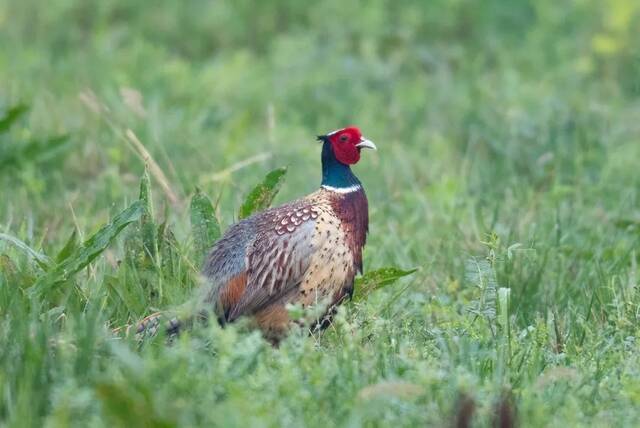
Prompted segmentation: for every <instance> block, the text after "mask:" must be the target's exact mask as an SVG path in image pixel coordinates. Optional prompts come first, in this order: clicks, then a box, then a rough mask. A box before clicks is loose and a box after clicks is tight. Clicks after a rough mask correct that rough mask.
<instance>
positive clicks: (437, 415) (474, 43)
mask: <svg viewBox="0 0 640 428" xmlns="http://www.w3.org/2000/svg"><path fill="white" fill-rule="evenodd" d="M639 30H640V2H637V1H634V0H610V1H607V2H603V1H598V0H571V1H563V2H557V1H551V0H537V1H534V0H514V1H510V2H505V1H499V0H486V1H471V0H433V1H412V0H399V1H390V0H388V1H383V0H372V1H366V2H365V1H356V0H326V1H318V2H302V1H294V0H288V1H287V0H282V1H263V2H254V1H246V0H239V1H196V0H185V1H180V2H174V1H168V0H161V1H154V2H142V1H132V0H110V1H89V0H84V1H82V0H56V1H50V2H41V1H30V0H27V1H10V0H0V112H2V111H6V110H7V109H9V108H10V107H12V106H16V105H25V106H27V108H28V110H27V112H26V113H25V114H24V116H23V117H22V118H21V119H20V120H19V121H18V122H17V123H16V124H15V125H14V126H12V127H11V128H10V129H8V130H6V132H4V133H3V134H2V135H0V189H1V190H0V232H1V233H6V234H11V235H12V236H16V237H18V238H19V239H21V240H23V241H24V242H26V243H27V244H29V245H30V246H31V247H32V248H35V249H36V250H37V251H42V252H43V253H47V254H52V253H53V254H55V250H56V249H59V248H60V247H61V246H62V245H63V244H64V242H65V241H66V239H67V237H68V236H69V233H70V232H71V230H72V229H73V228H74V227H77V228H78V230H79V231H80V234H81V235H82V236H84V237H86V236H88V235H89V234H90V233H92V232H94V231H95V230H96V229H97V228H98V227H99V226H100V225H102V224H104V223H105V222H106V221H108V219H109V218H110V216H112V215H113V214H115V213H117V212H118V211H120V210H121V209H122V208H123V207H124V206H125V205H126V204H127V203H128V202H130V201H132V200H134V199H136V198H137V195H138V181H139V177H140V176H141V174H142V172H143V169H144V162H143V161H142V160H141V159H140V157H139V156H138V155H137V154H136V153H135V151H134V150H132V148H131V145H130V143H129V142H128V141H127V138H126V136H125V132H126V130H127V129H131V130H132V131H133V132H134V133H135V135H137V136H138V138H139V140H140V141H141V142H142V144H143V145H144V146H145V147H146V148H147V150H148V151H149V152H150V153H151V155H152V157H153V158H154V159H155V160H156V161H157V163H158V164H159V166H160V168H161V169H162V170H163V171H164V174H165V175H166V177H167V180H168V182H169V184H170V186H171V188H172V189H173V190H174V191H175V193H176V194H177V198H178V202H177V203H176V204H174V205H171V204H169V203H167V200H166V198H165V196H164V194H163V191H162V189H161V188H160V187H159V186H158V183H157V182H155V181H154V182H153V186H154V191H155V192H154V197H155V203H156V208H157V215H158V216H159V217H160V218H162V219H167V220H168V222H169V223H170V224H171V225H172V227H173V228H174V229H175V233H176V236H177V238H178V240H179V241H180V242H181V243H183V244H184V251H185V254H189V251H190V250H189V248H190V245H191V243H190V240H189V236H188V230H189V213H188V210H187V206H188V201H189V197H190V196H191V195H192V194H193V192H194V190H195V188H196V187H199V188H201V189H202V190H203V191H204V192H205V193H207V194H208V195H209V196H210V197H211V198H212V199H213V200H214V201H218V202H217V208H216V212H217V214H218V216H219V218H220V219H221V223H222V224H223V225H224V226H226V225H228V224H230V223H232V222H233V221H234V220H236V213H237V208H238V206H239V205H240V203H241V202H242V200H243V197H244V195H246V193H247V192H248V191H249V190H250V189H251V187H252V186H253V185H254V184H255V183H256V182H257V181H259V180H260V179H261V178H262V177H263V176H264V175H265V173H266V172H268V171H269V170H271V169H273V168H275V167H279V166H282V165H286V166H288V167H289V171H288V174H287V179H286V182H285V184H284V186H283V188H282V190H281V192H280V194H279V195H278V197H277V199H276V203H280V202H284V201H286V200H290V199H292V198H294V197H298V196H301V195H304V194H306V193H309V192H311V191H313V190H314V189H315V188H316V187H317V186H318V184H319V180H320V169H319V146H318V145H317V144H316V143H315V142H314V137H315V135H317V134H319V133H323V132H327V131H330V130H333V129H336V128H339V127H342V126H345V125H349V124H355V125H357V126H359V127H360V128H361V129H362V131H363V133H364V135H365V136H367V137H368V138H369V139H371V140H373V141H374V142H375V143H376V144H377V146H378V152H376V153H374V154H372V153H369V152H367V153H365V154H364V155H363V159H362V161H361V162H360V164H358V165H357V166H356V167H355V169H356V173H357V174H358V175H359V177H360V178H361V180H362V181H363V182H364V185H365V188H366V191H367V194H368V196H369V201H370V209H371V211H370V216H371V231H370V236H369V241H368V246H367V248H366V252H365V268H366V269H369V268H376V267H382V266H387V265H397V266H402V267H407V268H408V267H414V266H415V267H421V270H420V272H419V273H418V274H416V275H414V276H413V277H412V278H411V279H408V280H404V282H402V283H400V284H398V285H394V286H393V287H392V288H389V289H385V290H382V291H380V292H378V293H376V294H374V295H372V296H371V297H370V298H369V299H368V300H367V301H366V302H361V303H358V304H357V305H353V306H351V307H350V308H347V309H346V310H345V312H344V313H343V314H342V315H341V317H339V327H337V328H336V330H335V331H331V332H328V333H327V334H326V335H324V336H322V337H320V338H315V337H314V338H307V337H306V336H305V335H303V334H301V335H298V336H296V337H293V338H292V339H290V341H289V342H287V343H285V344H284V345H283V347H282V348H281V349H277V350H274V349H271V348H270V347H268V346H265V345H264V343H263V342H261V340H260V339H259V337H257V336H255V335H247V334H245V333H238V332H236V331H235V330H233V329H229V330H225V331H219V330H216V329H215V328H214V327H212V331H208V332H204V333H199V334H200V335H201V336H202V337H198V333H194V337H193V338H191V337H188V336H187V338H185V339H184V340H182V341H181V342H180V343H179V344H177V345H175V346H174V347H171V348H166V347H164V346H162V344H161V343H158V344H157V346H155V347H150V348H145V349H144V350H142V351H139V350H137V348H136V347H135V345H133V344H128V345H122V347H115V348H114V347H113V346H112V342H113V340H112V338H111V336H110V334H109V333H108V330H106V329H105V327H104V326H105V325H109V326H117V325H122V324H123V323H126V322H132V321H134V320H136V319H139V318H140V317H142V316H144V315H147V314H148V313H149V312H150V311H151V308H150V307H151V306H153V305H151V303H149V302H146V301H142V300H141V301H136V302H135V304H134V303H131V302H127V297H122V296H123V294H122V293H124V292H125V291H124V290H125V289H127V288H128V287H129V286H130V283H128V282H123V281H115V282H114V280H113V278H121V276H118V275H119V272H120V271H119V270H118V269H119V268H118V264H117V263H116V261H117V260H119V259H120V258H121V257H122V246H121V245H120V244H119V245H117V246H116V247H115V248H114V249H112V250H111V252H110V253H109V254H107V256H108V257H106V258H107V261H105V260H104V258H101V259H98V260H97V261H96V262H95V263H94V264H92V266H91V267H90V269H88V271H87V272H86V274H83V275H82V276H80V277H79V279H78V281H77V283H76V286H77V289H78V290H80V291H78V293H81V295H82V296H83V298H80V299H78V298H77V296H76V298H73V299H72V300H73V302H74V303H73V304H72V303H70V301H68V300H67V299H71V298H70V297H69V296H68V295H63V296H61V295H58V294H55V295H54V294H52V295H49V296H44V297H43V298H42V299H41V300H36V301H34V300H33V299H31V300H30V299H29V298H28V297H26V295H25V294H24V293H23V292H22V288H21V287H22V286H24V287H26V286H28V285H29V281H31V282H33V275H34V273H33V272H32V270H33V267H30V262H29V261H28V260H27V259H26V258H24V257H22V256H20V255H19V254H18V252H16V251H15V250H13V249H10V247H9V246H8V245H5V244H3V243H0V254H5V255H6V257H7V258H10V259H11V260H12V263H15V264H16V265H17V266H18V268H19V269H18V270H19V275H20V278H22V279H20V281H18V283H20V284H23V285H21V287H17V286H14V287H12V284H13V285H15V284H16V282H12V281H10V280H9V279H8V278H9V274H6V273H5V274H4V275H0V290H2V293H1V294H2V298H1V299H0V313H2V314H3V321H2V336H1V338H0V347H1V348H4V351H0V353H1V355H2V361H3V370H2V371H0V382H3V383H4V388H3V392H1V393H0V399H2V402H1V404H0V420H2V419H4V420H5V421H7V423H9V424H15V425H16V426H18V425H21V424H24V425H30V424H33V425H40V424H41V423H44V422H46V423H49V424H51V425H53V426H55V425H60V426H64V425H67V424H74V423H75V424H78V425H81V426H82V425H86V424H97V425H100V424H105V425H109V424H113V423H116V424H127V423H133V424H134V425H135V424H139V425H140V424H143V423H148V424H149V425H150V426H155V425H163V424H164V425H165V426H172V425H176V424H177V425H183V426H187V425H210V424H216V423H217V424H220V425H225V426H229V425H239V426H242V425H244V426H246V425H248V424H249V425H256V426H277V425H280V426H285V425H290V426H300V425H309V426H314V425H315V426H320V425H323V426H324V425H325V424H328V425H329V426H344V425H353V426H359V425H367V426H378V425H392V424H393V425H397V424H403V425H407V426H411V425H415V424H430V425H436V426H442V425H443V424H445V425H446V424H448V423H449V421H450V420H451V418H454V419H455V417H456V416H455V415H456V411H457V410H456V409H457V407H456V404H455V403H456V400H458V399H459V397H461V396H463V395H465V394H468V395H469V396H471V397H472V399H473V400H474V401H475V403H476V404H475V408H476V412H475V416H474V420H475V421H476V422H475V423H476V424H477V425H478V426H487V425H491V423H492V422H491V421H493V420H494V419H493V418H494V416H493V412H494V411H493V410H492V409H493V408H494V407H493V406H494V404H495V402H496V401H497V400H498V397H500V396H501V394H503V392H504V391H505V390H509V391H511V392H510V394H512V395H511V396H512V401H513V403H515V404H514V407H515V408H516V409H517V412H516V413H517V414H518V415H519V416H518V418H519V419H520V420H521V422H522V425H523V426H558V425H561V424H565V425H566V424H569V425H570V426H573V425H590V426H595V425H599V426H606V425H609V424H612V423H614V422H615V423H617V424H618V425H627V426H632V425H633V423H634V421H635V422H637V420H638V418H639V417H640V413H639V412H638V408H640V388H639V387H638V385H640V369H639V368H638V367H640V365H639V364H640V360H639V359H638V358H639V357H638V351H639V349H638V342H637V339H636V338H637V335H638V333H639V332H638V325H639V324H638V321H639V319H638V313H640V297H639V296H638V291H637V288H638V279H637V278H638V276H637V275H638V272H637V264H638V261H639V259H638V253H639V245H638V244H639V241H640V200H639V194H638V192H639V189H640V174H639V173H638V165H639V162H640V121H639V120H638V118H639V117H640V51H639V46H640V45H639V42H640V38H639V34H640V32H639ZM60 136H63V137H65V138H64V140H60V141H59V142H58V140H56V138H57V137H60ZM109 259H110V260H109ZM487 261H488V262H487ZM6 266H7V264H6V263H5V267H6ZM474 266H476V268H477V269H476V270H477V271H478V272H480V273H478V272H475V273H474V272H473V271H474ZM109 278H111V279H109ZM127 278H129V277H127ZM486 278H490V279H491V280H490V281H488V283H487V281H485V280H486ZM129 279H130V278H129ZM173 280H174V283H176V284H178V283H180V284H181V285H184V284H182V283H181V282H180V281H179V280H178V279H177V278H173ZM168 282H169V283H171V281H168ZM114 283H115V284H116V285H113V284H114ZM487 284H488V285H489V294H487V290H488V289H487ZM192 285H193V284H187V285H186V286H184V287H183V288H182V289H181V291H180V292H176V293H174V294H171V293H169V294H168V295H167V296H166V297H165V299H164V300H162V301H159V302H158V301H156V302H154V304H155V305H156V306H157V307H160V308H164V307H170V306H172V305H177V304H179V303H181V300H182V299H183V298H184V297H185V296H186V295H188V294H189V293H190V288H191V286H192ZM491 287H493V288H494V290H493V292H491V290H490V288H491ZM497 287H503V288H509V289H510V293H511V302H510V306H509V313H508V322H506V324H505V323H504V322H503V323H502V324H500V322H499V318H498V315H497V314H496V301H497V299H498V297H497V296H496V294H495V288H497ZM356 293H357V291H356ZM491 293H493V294H491ZM117 296H120V297H119V298H118V297H117ZM74 299H75V300H74ZM17 302H18V303H17ZM492 302H493V306H492ZM498 306H499V305H498ZM52 308H54V309H55V308H61V309H57V312H55V314H56V317H54V318H55V321H54V320H53V319H54V318H51V317H53V316H52V315H51V317H50V316H49V315H47V316H45V315H43V314H50V312H46V311H50V310H52ZM60 314H62V316H64V319H65V320H68V321H65V322H60V319H59V318H57V317H58V316H61V315H60ZM48 317H49V318H48ZM50 318H51V320H50ZM18 326H20V327H18ZM505 331H508V332H509V334H508V335H507V339H504V336H503V335H501V332H502V333H504V332H505ZM34 332H36V333H34ZM211 335H213V337H214V339H211ZM501 337H502V339H501ZM211 340H213V342H214V343H217V345H216V346H215V349H216V350H215V352H214V351H212V350H211V348H210V345H207V344H209V343H210V342H211ZM503 340H506V341H507V342H508V345H509V351H508V355H507V356H506V357H505V355H504V353H503V351H504V349H503V345H504V344H505V342H503ZM48 343H49V344H50V343H58V346H60V347H61V348H63V349H64V352H62V351H54V350H51V348H50V347H49V345H48ZM194 343H195V344H196V345H194ZM54 348H55V347H54ZM238 367H239V368H238ZM167 371H169V372H171V373H173V376H172V375H171V374H167ZM78 391H79V392H78ZM372 403H373V404H372ZM107 421H108V422H107ZM592 424H593V425H592Z"/></svg>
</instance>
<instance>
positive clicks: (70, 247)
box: [56, 228, 79, 263]
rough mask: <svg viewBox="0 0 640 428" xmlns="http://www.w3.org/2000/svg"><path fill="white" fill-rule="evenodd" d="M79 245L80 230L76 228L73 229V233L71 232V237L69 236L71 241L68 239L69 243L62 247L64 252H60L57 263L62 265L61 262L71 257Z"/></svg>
mask: <svg viewBox="0 0 640 428" xmlns="http://www.w3.org/2000/svg"><path fill="white" fill-rule="evenodd" d="M78 243H79V242H78V230H77V229H76V228H73V232H71V236H69V239H67V243H66V244H64V247H62V250H60V252H59V253H58V255H57V256H56V263H60V262H61V261H63V260H64V259H66V258H67V257H69V256H70V255H71V253H72V252H74V251H75V249H76V248H78Z"/></svg>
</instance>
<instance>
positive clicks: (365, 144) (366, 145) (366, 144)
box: [356, 138, 378, 150]
mask: <svg viewBox="0 0 640 428" xmlns="http://www.w3.org/2000/svg"><path fill="white" fill-rule="evenodd" d="M356 147H357V148H359V149H373V150H378V148H377V147H376V145H375V144H373V142H371V141H369V140H367V139H366V138H361V139H360V142H359V143H358V144H356Z"/></svg>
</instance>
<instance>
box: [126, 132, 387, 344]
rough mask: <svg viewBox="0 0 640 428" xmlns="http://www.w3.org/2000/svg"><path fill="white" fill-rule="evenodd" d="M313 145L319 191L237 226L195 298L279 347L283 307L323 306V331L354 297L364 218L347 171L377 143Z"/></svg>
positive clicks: (364, 207)
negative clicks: (247, 320) (317, 153)
mask: <svg viewBox="0 0 640 428" xmlns="http://www.w3.org/2000/svg"><path fill="white" fill-rule="evenodd" d="M318 140H319V141H321V142H322V157H321V160H322V182H321V185H320V189H318V190H317V191H315V192H313V193H311V194H309V195H307V196H305V197H303V198H300V199H297V200H294V201H292V202H289V203H286V204H284V205H281V206H279V207H274V208H270V209H267V210H265V211H263V212H260V213H257V214H255V215H253V216H251V217H248V218H246V219H244V220H241V221H239V222H238V223H236V224H234V225H232V226H231V227H229V229H228V230H227V231H226V233H225V234H224V236H223V237H222V238H221V239H220V240H218V241H217V242H216V243H215V244H214V246H213V248H212V249H211V251H210V252H209V254H208V256H207V258H206V260H205V262H204V266H203V268H202V275H203V277H204V278H205V280H206V281H205V282H204V285H203V286H202V287H201V294H200V295H199V297H198V298H199V301H200V306H201V307H204V308H205V311H206V312H213V313H214V314H215V315H216V316H217V318H218V321H219V322H220V323H221V324H223V325H224V324H226V323H230V322H233V321H235V320H237V319H238V318H240V317H243V316H249V317H252V318H253V320H254V321H255V323H256V325H257V327H258V328H259V329H260V330H262V333H263V335H264V336H265V338H267V339H268V340H270V341H272V342H274V343H277V342H278V341H279V340H280V339H281V338H283V337H284V336H285V335H286V333H287V331H288V329H289V327H290V326H291V322H292V321H291V319H290V317H289V312H288V309H287V305H288V304H294V305H300V306H302V307H303V308H311V307H315V308H317V307H321V308H325V309H323V311H324V314H325V315H323V316H320V317H319V318H318V319H317V320H315V322H314V326H315V327H318V328H321V327H326V325H327V324H328V320H330V317H331V315H332V314H333V312H334V311H335V308H336V306H337V305H339V304H340V303H342V302H343V301H344V300H345V298H347V297H349V298H350V297H351V296H352V294H353V286H354V278H355V275H356V274H357V273H361V272H362V268H363V265H362V250H363V247H364V245H365V242H366V238H367V233H368V227H369V214H368V202H367V197H366V195H365V192H364V189H363V187H362V184H361V182H360V180H358V178H357V177H356V176H355V175H354V173H353V172H352V170H351V167H350V166H351V165H353V164H356V163H357V162H358V161H359V160H360V151H361V149H364V148H369V149H374V150H376V146H375V145H374V144H373V143H372V142H371V141H369V140H367V139H365V138H364V137H363V136H362V134H361V133H360V130H359V129H358V128H356V127H347V128H344V129H340V130H337V131H334V132H330V133H328V134H326V135H321V136H318ZM179 326H180V323H178V322H177V321H176V320H173V321H172V322H171V323H170V324H169V326H168V327H167V329H168V331H169V332H175V331H176V330H178V329H179ZM145 329H146V327H142V330H145ZM138 331H141V328H138Z"/></svg>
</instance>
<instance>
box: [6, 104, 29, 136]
mask: <svg viewBox="0 0 640 428" xmlns="http://www.w3.org/2000/svg"><path fill="white" fill-rule="evenodd" d="M27 110H29V107H28V106H27V105H25V104H18V105H15V106H13V107H11V108H10V109H9V110H7V111H6V112H5V113H4V115H3V116H2V118H1V119H0V133H1V132H6V131H7V130H8V129H9V128H11V125H13V123H14V122H15V121H16V120H18V119H20V116H22V115H23V114H25V113H26V112H27Z"/></svg>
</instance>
